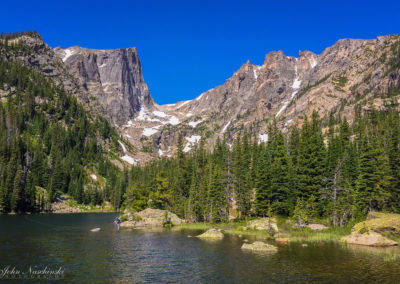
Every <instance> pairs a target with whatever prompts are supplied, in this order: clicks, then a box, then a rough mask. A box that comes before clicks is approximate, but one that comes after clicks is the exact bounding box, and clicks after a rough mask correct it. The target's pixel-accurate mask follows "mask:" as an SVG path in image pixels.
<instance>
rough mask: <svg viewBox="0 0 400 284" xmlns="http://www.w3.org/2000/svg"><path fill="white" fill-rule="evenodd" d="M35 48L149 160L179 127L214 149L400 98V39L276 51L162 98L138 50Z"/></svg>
mask: <svg viewBox="0 0 400 284" xmlns="http://www.w3.org/2000/svg"><path fill="white" fill-rule="evenodd" d="M18 40H23V41H24V42H26V44H27V45H28V46H30V48H31V49H32V51H33V52H31V53H30V54H28V55H27V54H24V55H19V54H15V55H13V56H12V58H10V60H19V61H21V62H23V64H26V65H28V66H31V67H32V68H35V69H37V70H39V71H40V72H42V73H43V74H46V75H47V76H49V77H51V78H52V79H53V80H54V81H55V82H56V83H57V84H60V85H61V84H62V85H64V86H65V88H66V89H67V90H68V91H69V92H71V93H72V94H75V95H76V96H77V97H78V98H80V100H81V101H82V102H83V103H84V104H86V105H87V106H88V107H89V108H91V109H92V110H93V111H94V112H96V113H101V114H103V115H105V116H106V117H107V118H108V119H109V120H110V121H111V122H112V123H113V124H114V125H116V127H117V128H118V130H119V131H120V133H121V135H122V136H123V138H124V139H125V140H127V141H129V142H130V143H131V144H132V145H133V146H134V147H135V149H136V153H135V155H132V154H129V155H132V156H129V155H128V154H127V153H126V152H127V149H126V148H125V147H123V148H124V149H123V152H124V154H125V156H124V157H127V158H126V159H125V161H127V162H128V163H130V164H132V163H133V162H132V161H135V162H136V161H137V160H139V161H140V162H145V161H147V160H149V159H153V158H156V157H158V156H170V155H172V154H173V153H174V151H175V149H176V142H177V138H178V135H179V133H181V134H182V135H183V137H184V142H185V148H184V151H185V152H189V151H191V150H192V149H193V148H194V147H196V145H197V144H198V142H199V140H200V139H201V138H204V139H205V140H206V145H208V146H209V147H212V145H213V143H214V141H215V140H216V139H217V138H218V137H221V138H222V137H225V138H226V139H227V143H232V141H233V139H234V137H235V136H236V135H237V134H238V133H240V132H241V131H243V129H251V130H252V131H253V132H254V133H255V134H256V135H257V136H258V139H259V141H260V142H262V141H266V140H267V139H268V124H269V122H270V121H271V120H273V119H275V120H276V121H277V124H278V126H279V127H280V128H281V129H283V130H284V131H287V130H288V129H289V127H291V126H294V125H298V126H301V122H302V119H303V117H304V116H310V114H311V113H312V111H313V110H316V111H318V112H319V114H320V116H321V117H326V116H328V115H329V114H330V113H331V112H333V113H336V114H339V113H340V115H342V116H346V117H347V118H348V120H349V121H350V122H351V121H352V119H353V116H354V106H355V105H356V104H358V105H361V106H362V108H363V109H368V108H372V107H374V108H381V109H382V108H384V105H385V102H386V101H388V100H391V101H395V102H396V101H397V102H399V97H400V36H399V35H392V36H383V37H378V38H377V39H372V40H358V39H343V40H340V41H338V42H337V43H335V44H334V45H333V46H331V47H328V48H326V49H325V50H324V51H323V52H322V53H321V54H319V55H317V54H315V53H312V52H310V51H304V52H299V55H298V57H291V56H285V55H284V54H283V52H282V51H278V52H275V51H274V52H270V53H268V54H267V55H266V56H265V60H264V63H263V64H262V65H254V64H250V63H249V62H247V63H246V64H244V65H242V66H241V67H240V68H239V70H237V71H236V72H234V73H233V75H232V76H231V77H230V78H228V79H227V80H226V82H225V83H224V84H222V85H220V86H217V87H215V88H214V89H211V90H209V91H207V92H205V93H203V94H201V95H200V96H198V97H197V98H195V99H193V100H190V101H184V102H178V103H175V104H170V105H157V104H156V103H154V101H153V99H152V98H151V95H150V92H149V89H148V87H147V85H146V83H145V81H144V79H143V75H142V69H141V65H140V60H139V58H138V55H137V50H136V48H126V49H115V50H94V49H87V48H82V47H79V46H74V47H70V48H67V49H61V48H55V49H54V50H52V49H51V48H50V47H49V46H47V44H45V43H44V42H43V41H42V40H41V39H40V38H32V37H28V36H23V37H22V39H21V38H20V39H18Z"/></svg>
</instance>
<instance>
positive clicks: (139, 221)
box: [121, 208, 182, 229]
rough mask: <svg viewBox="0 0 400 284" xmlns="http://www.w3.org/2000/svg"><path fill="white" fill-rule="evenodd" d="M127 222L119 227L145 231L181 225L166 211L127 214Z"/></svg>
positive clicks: (175, 217) (177, 218) (178, 220)
mask: <svg viewBox="0 0 400 284" xmlns="http://www.w3.org/2000/svg"><path fill="white" fill-rule="evenodd" d="M126 218H127V219H128V220H127V221H124V222H122V223H121V227H123V228H124V227H125V228H134V229H146V228H155V227H163V226H164V225H166V224H171V225H179V224H181V223H182V219H180V218H179V217H178V216H177V215H176V214H174V213H172V212H169V211H167V210H161V209H152V208H147V209H145V210H142V211H140V212H137V213H127V214H126Z"/></svg>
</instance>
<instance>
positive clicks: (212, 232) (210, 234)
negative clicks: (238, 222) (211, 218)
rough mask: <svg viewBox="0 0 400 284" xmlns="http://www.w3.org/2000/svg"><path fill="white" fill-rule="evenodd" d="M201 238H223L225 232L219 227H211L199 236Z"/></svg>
mask: <svg viewBox="0 0 400 284" xmlns="http://www.w3.org/2000/svg"><path fill="white" fill-rule="evenodd" d="M197 237H198V238H201V239H213V240H221V239H223V238H224V234H223V233H222V232H221V231H220V230H217V229H209V230H207V231H206V232H204V233H203V234H201V235H198V236H197Z"/></svg>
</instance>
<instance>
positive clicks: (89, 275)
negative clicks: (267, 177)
mask: <svg viewBox="0 0 400 284" xmlns="http://www.w3.org/2000/svg"><path fill="white" fill-rule="evenodd" d="M115 216H116V214H109V213H106V214H101V213H96V214H59V215H58V214H57V215H27V216H3V215H0V270H1V269H4V267H6V266H10V267H13V266H15V267H17V268H19V269H20V270H26V269H28V268H29V266H33V267H36V268H39V269H40V268H42V269H43V268H44V267H45V266H48V267H49V268H50V269H52V268H57V267H60V266H61V267H62V268H63V270H64V277H63V279H61V280H57V281H53V282H56V283H61V282H65V283H71V282H76V283H400V261H399V260H398V259H397V260H393V259H390V261H387V258H385V257H384V256H383V255H387V254H383V252H384V251H383V250H382V249H380V250H379V249H366V248H354V247H346V246H342V245H338V244H334V243H327V244H309V246H308V247H302V246H301V244H291V245H289V246H282V247H279V251H278V253H276V254H270V255H262V254H261V255H260V254H252V253H246V252H243V251H241V249H240V246H241V245H242V243H243V242H242V240H241V239H240V238H238V237H236V236H227V237H226V238H225V239H224V240H222V241H216V242H207V241H203V240H200V239H197V238H190V237H188V235H196V234H198V233H200V231H193V230H182V231H176V230H160V231H153V232H144V231H123V230H122V231H120V232H117V231H116V229H115V227H114V225H113V224H112V221H113V219H114V218H115ZM96 227H100V228H101V231H100V232H97V233H93V232H90V229H92V228H96ZM397 254H399V255H400V251H399V249H398V248H395V249H391V254H390V255H397ZM385 259H386V261H385ZM1 281H2V280H0V282H1ZM3 281H4V280H3ZM5 282H12V283H16V282H21V280H18V281H10V280H7V281H5ZM26 282H29V283H31V282H33V281H32V280H26ZM36 282H40V283H45V282H48V281H46V280H36Z"/></svg>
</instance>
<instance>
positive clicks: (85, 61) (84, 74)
mask: <svg viewBox="0 0 400 284" xmlns="http://www.w3.org/2000/svg"><path fill="white" fill-rule="evenodd" d="M54 52H55V54H56V55H57V56H58V57H59V58H60V59H61V60H62V61H63V63H64V64H65V65H66V67H67V68H68V71H69V72H70V73H71V74H72V75H74V77H75V78H77V79H78V80H79V83H80V85H81V86H82V88H83V89H84V90H85V91H87V92H88V93H89V94H90V96H92V97H94V98H95V99H96V102H97V103H98V104H99V105H100V107H101V109H102V110H103V111H102V113H103V115H105V116H106V117H107V118H108V119H109V120H110V121H111V122H113V123H114V124H116V125H118V126H121V125H123V124H125V123H126V122H127V121H128V120H129V119H131V118H133V117H134V115H135V114H136V113H137V112H139V111H140V109H141V108H143V107H147V108H151V107H152V106H153V104H154V102H153V99H152V98H151V95H150V92H149V88H148V86H147V84H146V82H145V81H144V79H143V74H142V68H141V64H140V60H139V57H138V54H137V50H136V48H135V47H132V48H121V49H107V50H97V49H88V48H83V47H80V46H73V47H70V48H66V49H62V48H59V47H57V48H55V49H54Z"/></svg>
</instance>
